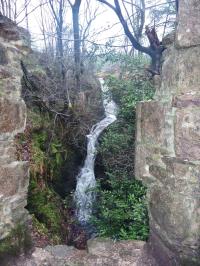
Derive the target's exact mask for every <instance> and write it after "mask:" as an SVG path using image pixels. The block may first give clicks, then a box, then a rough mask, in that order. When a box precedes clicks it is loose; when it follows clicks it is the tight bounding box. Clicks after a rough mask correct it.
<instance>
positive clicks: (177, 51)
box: [135, 0, 200, 266]
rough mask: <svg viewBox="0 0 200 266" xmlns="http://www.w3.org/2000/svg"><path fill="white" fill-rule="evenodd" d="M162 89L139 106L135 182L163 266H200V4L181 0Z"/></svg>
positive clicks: (152, 244)
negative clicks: (144, 195) (144, 192)
mask: <svg viewBox="0 0 200 266" xmlns="http://www.w3.org/2000/svg"><path fill="white" fill-rule="evenodd" d="M179 2H180V4H179V6H180V8H179V17H178V26H177V30H176V38H175V40H174V43H173V44H171V46H170V47H168V49H167V51H166V52H165V55H164V65H163V70H162V81H161V86H160V88H159V89H158V90H157V92H156V95H155V98H154V100H153V101H150V102H141V103H139V104H138V106H137V145H136V162H135V169H136V177H137V178H139V179H141V180H142V181H143V182H144V183H145V184H146V185H147V187H148V201H149V205H148V206H149V216H150V227H151V236H150V241H149V245H148V247H149V250H151V252H153V254H154V255H155V257H156V258H157V261H158V264H159V265H162V266H164V265H167V266H172V265H188V266H191V265H200V119H199V117H200V15H199V14H200V1H199V0H190V1H186V0H179Z"/></svg>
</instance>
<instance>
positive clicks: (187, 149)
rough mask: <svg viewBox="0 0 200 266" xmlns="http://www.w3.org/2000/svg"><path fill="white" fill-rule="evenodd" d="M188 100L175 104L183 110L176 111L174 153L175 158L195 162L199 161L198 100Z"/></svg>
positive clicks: (199, 110)
mask: <svg viewBox="0 0 200 266" xmlns="http://www.w3.org/2000/svg"><path fill="white" fill-rule="evenodd" d="M188 98H189V97H188ZM188 98H187V99H184V100H183V99H182V100H181V101H178V102H177V104H178V105H179V106H183V107H185V108H183V107H182V108H179V109H177V111H176V121H175V151H176V155H177V157H179V158H182V159H188V160H191V161H195V160H199V159H200V119H199V117H200V98H195V99H194V98H193V99H191V98H189V99H188ZM192 105H194V106H192Z"/></svg>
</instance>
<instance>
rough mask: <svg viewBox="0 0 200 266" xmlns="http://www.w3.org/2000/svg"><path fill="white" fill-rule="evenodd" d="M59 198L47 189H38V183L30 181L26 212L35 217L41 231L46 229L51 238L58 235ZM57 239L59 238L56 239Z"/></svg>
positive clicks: (59, 219)
mask: <svg viewBox="0 0 200 266" xmlns="http://www.w3.org/2000/svg"><path fill="white" fill-rule="evenodd" d="M60 206H61V202H60V198H59V197H58V196H57V195H56V194H55V192H54V191H52V190H51V189H50V188H48V187H44V188H39V187H38V183H37V182H36V180H35V179H34V178H32V179H31V181H30V187H29V195H28V210H29V212H30V213H31V214H34V215H35V218H37V220H38V222H37V223H35V224H37V225H40V226H39V227H40V229H41V224H43V225H45V226H43V229H44V230H45V227H46V228H48V232H49V233H50V235H51V236H52V237H54V238H55V236H57V237H58V236H59V235H60V231H61V222H62V216H61V212H60V208H61V207H60ZM58 238H59V237H58Z"/></svg>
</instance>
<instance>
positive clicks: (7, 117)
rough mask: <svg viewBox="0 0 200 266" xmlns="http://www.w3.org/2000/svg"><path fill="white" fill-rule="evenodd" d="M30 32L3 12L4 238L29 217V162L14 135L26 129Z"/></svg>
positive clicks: (0, 219)
mask: <svg viewBox="0 0 200 266" xmlns="http://www.w3.org/2000/svg"><path fill="white" fill-rule="evenodd" d="M27 37H29V36H28V33H27V32H26V31H25V30H23V29H21V28H18V27H17V26H16V25H15V24H14V23H13V22H12V21H10V20H9V19H7V18H5V17H3V16H2V15H0V240H1V239H4V238H5V237H6V236H7V235H8V234H9V232H10V231H11V230H12V229H13V228H15V227H16V226H18V225H19V224H23V223H24V222H26V221H27V218H28V213H27V211H26V210H25V209H24V207H25V206H26V199H27V187H28V165H27V162H22V161H21V162H19V161H17V160H16V155H15V154H16V148H15V145H14V138H15V136H16V134H18V133H20V132H23V130H24V128H25V123H26V107H25V103H24V101H23V100H22V99H21V93H20V90H21V77H22V71H21V67H20V60H21V59H22V58H23V56H24V55H26V54H27V53H28V50H29V48H28V41H27V40H28V38H27Z"/></svg>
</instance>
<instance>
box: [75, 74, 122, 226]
mask: <svg viewBox="0 0 200 266" xmlns="http://www.w3.org/2000/svg"><path fill="white" fill-rule="evenodd" d="M99 81H100V83H101V90H102V93H103V106H104V110H105V116H106V117H105V118H104V119H103V120H101V121H100V122H99V123H97V124H96V125H94V126H93V127H92V129H91V131H90V134H89V135H87V139H88V143H87V156H86V159H85V162H84V166H83V168H82V169H81V171H80V173H79V174H78V176H77V185H76V191H75V196H74V197H75V202H76V214H77V218H78V220H79V222H80V223H81V224H87V222H88V220H89V218H90V216H91V214H92V204H93V202H94V201H95V192H94V188H95V186H96V180H95V174H94V162H95V158H96V151H97V147H96V146H97V140H98V137H99V135H100V134H101V133H102V132H103V130H104V129H105V128H107V127H108V126H109V125H110V124H112V123H113V122H114V121H115V120H116V114H117V106H116V104H115V103H114V101H112V100H111V99H109V98H108V95H107V92H108V88H107V87H106V86H105V84H104V81H103V79H102V78H100V79H99Z"/></svg>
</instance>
